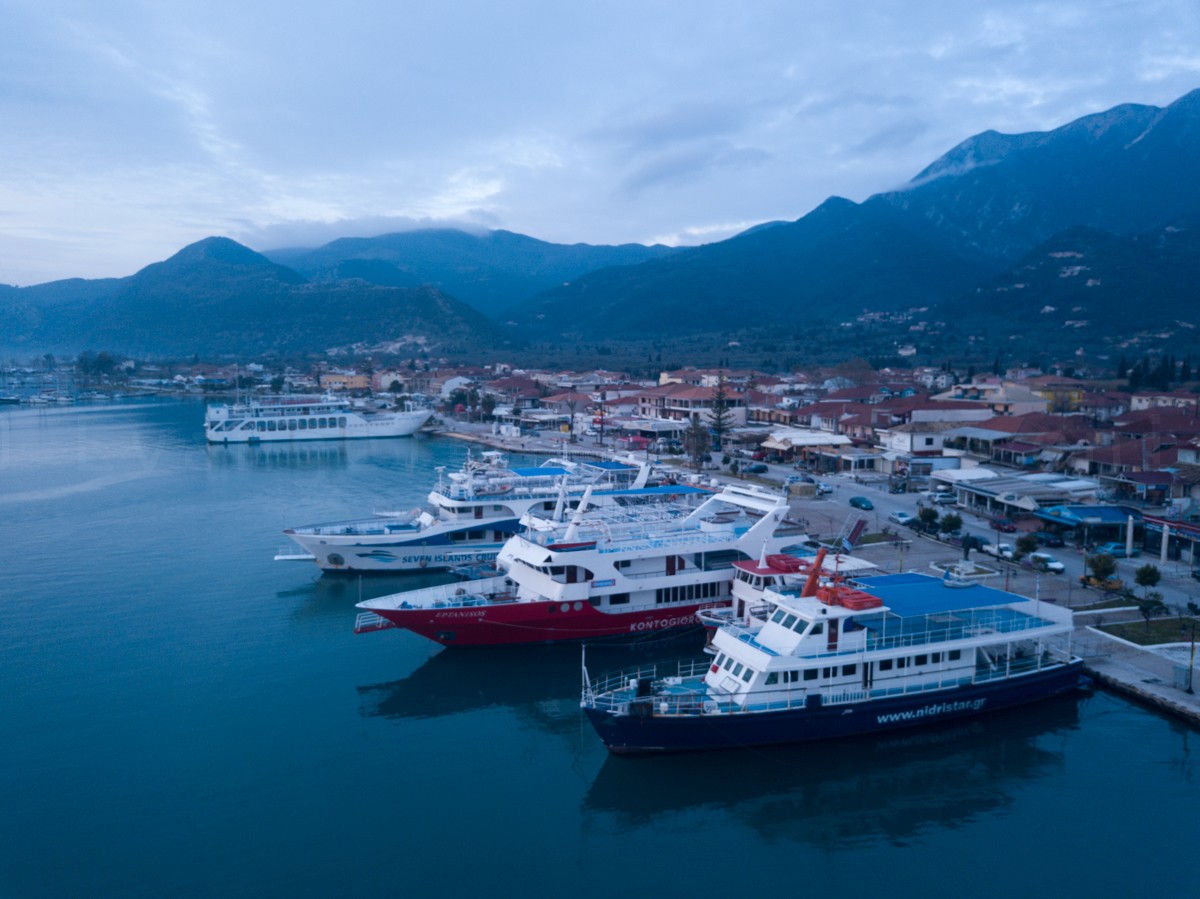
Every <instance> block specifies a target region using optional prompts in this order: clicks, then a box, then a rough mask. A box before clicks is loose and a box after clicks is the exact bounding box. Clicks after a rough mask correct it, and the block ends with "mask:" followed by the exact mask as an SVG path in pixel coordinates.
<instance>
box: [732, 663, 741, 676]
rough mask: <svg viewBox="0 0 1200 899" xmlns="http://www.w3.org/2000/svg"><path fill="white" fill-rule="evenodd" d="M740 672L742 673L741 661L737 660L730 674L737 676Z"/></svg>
mask: <svg viewBox="0 0 1200 899" xmlns="http://www.w3.org/2000/svg"><path fill="white" fill-rule="evenodd" d="M741 673H742V663H741V662H738V663H737V664H736V665H734V666H733V672H732V674H733V676H734V677H737V676H738V675H739V674H741Z"/></svg>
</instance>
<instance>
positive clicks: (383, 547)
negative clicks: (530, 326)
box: [276, 450, 700, 574]
mask: <svg viewBox="0 0 1200 899" xmlns="http://www.w3.org/2000/svg"><path fill="white" fill-rule="evenodd" d="M650 474H651V467H650V465H649V463H646V462H634V461H632V460H630V461H621V460H612V461H579V462H576V461H570V460H563V459H549V460H547V461H546V462H544V463H543V464H541V465H538V466H529V467H512V466H510V465H509V463H508V459H507V457H506V456H505V455H504V453H501V452H499V451H495V450H489V451H486V452H484V453H481V454H480V455H479V457H477V458H476V457H474V456H472V455H468V456H467V461H466V463H465V464H464V465H463V467H462V469H461V470H460V471H455V472H450V473H449V474H447V472H446V470H445V468H442V467H439V468H438V482H437V484H436V486H435V487H434V488H433V491H432V492H431V493H430V494H429V498H428V504H427V506H426V507H425V508H415V509H409V510H402V511H381V512H377V513H376V514H375V515H373V516H372V517H370V518H364V519H358V520H354V521H337V522H331V523H328V524H312V525H305V526H302V527H294V528H288V529H287V530H285V531H284V532H283V533H284V534H285V535H286V536H287V537H288V538H290V539H291V540H293V541H295V542H296V543H297V544H299V546H300V549H301V552H299V553H295V552H281V553H280V554H279V555H277V556H276V559H279V560H284V561H290V560H303V561H312V562H315V563H316V564H317V566H318V567H319V568H321V569H322V570H323V571H338V572H353V573H355V574H360V573H361V574H365V573H392V574H394V573H397V572H405V571H432V570H437V569H444V568H458V567H460V566H474V565H477V564H478V563H486V562H492V561H494V560H495V558H496V554H497V553H499V552H500V548H501V547H502V546H503V545H504V543H505V541H506V540H508V538H509V537H511V536H512V535H513V534H515V533H516V532H517V531H518V530H519V529H520V520H521V517H522V516H523V515H525V514H526V513H529V512H535V513H537V514H541V515H546V516H551V515H553V514H555V512H556V510H557V514H558V516H559V517H560V518H561V517H562V516H563V515H565V514H567V512H569V511H570V509H571V508H573V504H577V503H578V501H579V498H580V497H581V496H582V495H583V493H584V491H585V490H586V489H587V488H588V487H591V488H593V489H594V490H595V491H596V492H595V493H594V494H593V499H594V500H595V501H596V502H598V503H604V502H606V501H607V500H608V497H609V495H610V494H611V493H622V492H624V491H627V490H631V489H633V490H642V489H643V488H646V485H647V483H648V479H649V477H650ZM672 492H673V493H674V494H679V493H681V492H683V488H675V489H674V490H673V491H672ZM695 492H700V491H695ZM646 495H653V491H652V490H648V491H647V494H646Z"/></svg>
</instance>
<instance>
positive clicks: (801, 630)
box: [792, 618, 808, 634]
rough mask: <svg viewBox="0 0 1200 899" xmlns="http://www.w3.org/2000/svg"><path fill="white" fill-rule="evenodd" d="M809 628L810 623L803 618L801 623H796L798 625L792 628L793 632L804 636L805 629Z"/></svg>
mask: <svg viewBox="0 0 1200 899" xmlns="http://www.w3.org/2000/svg"><path fill="white" fill-rule="evenodd" d="M807 627H808V622H807V621H805V620H804V619H803V618H801V619H800V620H799V621H797V622H796V624H795V626H794V627H793V628H792V630H794V631H795V632H796V633H798V634H803V633H804V629H805V628H807Z"/></svg>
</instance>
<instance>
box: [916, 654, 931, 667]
mask: <svg viewBox="0 0 1200 899" xmlns="http://www.w3.org/2000/svg"><path fill="white" fill-rule="evenodd" d="M928 662H929V656H926V655H919V656H916V657H914V658H913V664H914V665H925V664H928Z"/></svg>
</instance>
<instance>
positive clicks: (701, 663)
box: [583, 658, 712, 708]
mask: <svg viewBox="0 0 1200 899" xmlns="http://www.w3.org/2000/svg"><path fill="white" fill-rule="evenodd" d="M711 664H712V662H711V661H710V660H709V659H708V658H704V659H678V660H676V661H674V662H667V663H662V662H659V663H654V664H647V665H638V666H636V667H633V668H622V669H621V670H619V671H610V672H606V673H604V674H602V675H601V676H600V678H599V679H598V680H595V681H593V680H591V679H590V678H589V679H587V680H586V681H585V686H584V691H583V692H584V696H583V698H584V703H585V704H587V705H595V704H597V703H600V705H597V708H612V707H614V705H613V704H614V703H615V704H620V703H621V702H628V701H629V699H630V698H631V696H633V695H634V694H636V692H637V685H638V684H639V683H644V682H651V681H657V680H659V679H666V678H671V679H678V680H683V679H686V678H696V677H702V676H703V675H704V674H705V672H707V671H708V668H709V666H710V665H711ZM618 696H619V697H620V698H616V697H618Z"/></svg>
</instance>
